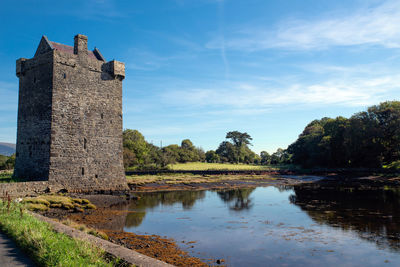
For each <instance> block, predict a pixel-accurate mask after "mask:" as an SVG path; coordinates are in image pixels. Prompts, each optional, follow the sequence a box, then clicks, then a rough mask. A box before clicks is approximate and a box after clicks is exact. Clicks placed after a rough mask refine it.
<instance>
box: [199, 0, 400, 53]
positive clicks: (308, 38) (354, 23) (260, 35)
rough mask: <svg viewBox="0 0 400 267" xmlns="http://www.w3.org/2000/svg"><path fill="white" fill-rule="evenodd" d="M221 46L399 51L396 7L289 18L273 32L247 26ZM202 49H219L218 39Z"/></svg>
mask: <svg viewBox="0 0 400 267" xmlns="http://www.w3.org/2000/svg"><path fill="white" fill-rule="evenodd" d="M224 45H225V47H226V48H227V49H234V50H245V51H257V50H264V49H270V48H284V49H294V50H299V49H325V48H328V47H331V46H353V45H379V46H383V47H387V48H400V4H399V1H397V0H395V1H385V2H383V3H382V4H380V5H377V6H368V7H364V8H361V9H358V10H356V11H355V12H353V13H352V14H351V15H335V16H332V14H324V16H323V17H321V18H320V19H317V20H313V21H305V20H296V19H290V20H286V21H284V22H281V23H280V24H278V25H277V26H276V27H275V28H274V29H268V27H267V26H265V27H263V28H260V27H259V26H253V25H249V26H247V27H246V29H240V30H238V31H236V32H235V33H233V35H232V36H230V38H228V37H225V41H224ZM206 46H207V47H208V48H211V49H220V47H221V40H220V39H218V38H216V39H214V40H212V41H210V42H209V43H208V44H207V45H206Z"/></svg>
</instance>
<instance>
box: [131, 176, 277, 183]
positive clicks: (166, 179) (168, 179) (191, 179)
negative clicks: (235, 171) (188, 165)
mask: <svg viewBox="0 0 400 267" xmlns="http://www.w3.org/2000/svg"><path fill="white" fill-rule="evenodd" d="M126 179H127V181H128V183H130V184H137V185H141V184H147V183H165V184H170V185H174V184H184V183H190V184H198V183H218V182H222V181H237V180H240V181H245V180H262V179H276V178H274V177H272V176H270V175H268V174H265V175H200V174H190V173H184V174H177V173H163V174H149V175H128V176H126Z"/></svg>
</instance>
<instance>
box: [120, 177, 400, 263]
mask: <svg viewBox="0 0 400 267" xmlns="http://www.w3.org/2000/svg"><path fill="white" fill-rule="evenodd" d="M139 196H140V200H137V201H133V202H131V203H130V204H129V205H128V206H127V207H125V208H126V209H127V210H128V211H129V212H128V213H127V215H125V216H126V218H125V226H124V230H125V231H127V232H134V233H137V234H157V235H160V236H166V237H169V238H173V239H174V240H175V241H176V242H177V243H178V245H179V246H180V247H181V248H182V249H184V250H186V251H189V253H190V255H192V256H195V257H199V258H201V259H202V260H204V261H205V262H208V263H209V264H215V262H216V261H217V260H218V259H219V260H221V259H223V261H222V264H224V265H227V266H400V232H399V230H400V191H399V189H396V188H384V189H379V190H378V189H360V188H358V189H356V188H340V187H338V188H320V187H318V186H312V185H306V186H295V187H272V186H270V187H258V188H252V189H235V190H218V191H176V192H163V193H142V194H140V195H139Z"/></svg>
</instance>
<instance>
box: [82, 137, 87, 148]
mask: <svg viewBox="0 0 400 267" xmlns="http://www.w3.org/2000/svg"><path fill="white" fill-rule="evenodd" d="M86 147H87V140H86V138H83V149H86Z"/></svg>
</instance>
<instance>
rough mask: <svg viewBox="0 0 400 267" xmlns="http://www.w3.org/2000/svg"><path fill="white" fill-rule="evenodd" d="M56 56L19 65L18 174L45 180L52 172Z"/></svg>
mask: <svg viewBox="0 0 400 267" xmlns="http://www.w3.org/2000/svg"><path fill="white" fill-rule="evenodd" d="M52 70H53V53H52V52H49V53H46V54H43V55H39V56H38V57H35V58H33V59H28V60H27V59H21V60H19V61H18V62H17V76H18V77H19V88H20V89H19V100H18V102H19V103H18V125H17V126H18V131H17V144H16V152H17V154H16V167H15V174H16V175H17V176H18V177H20V178H24V179H28V180H45V179H46V178H47V176H48V172H49V156H50V130H51V105H52V96H51V94H52V77H53V71H52Z"/></svg>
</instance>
